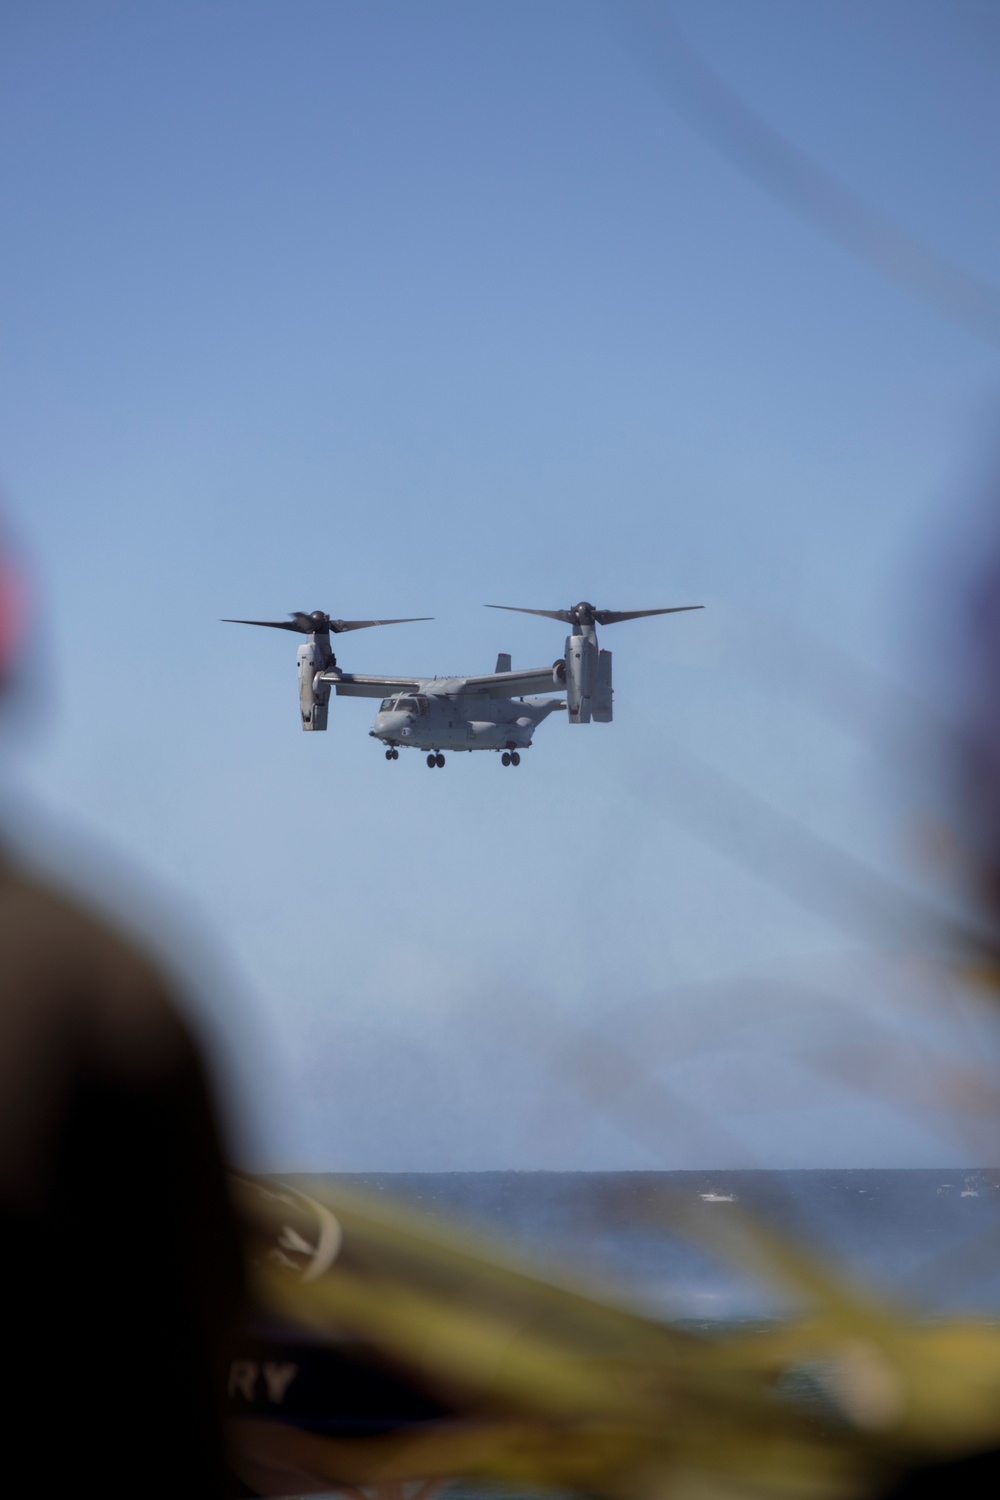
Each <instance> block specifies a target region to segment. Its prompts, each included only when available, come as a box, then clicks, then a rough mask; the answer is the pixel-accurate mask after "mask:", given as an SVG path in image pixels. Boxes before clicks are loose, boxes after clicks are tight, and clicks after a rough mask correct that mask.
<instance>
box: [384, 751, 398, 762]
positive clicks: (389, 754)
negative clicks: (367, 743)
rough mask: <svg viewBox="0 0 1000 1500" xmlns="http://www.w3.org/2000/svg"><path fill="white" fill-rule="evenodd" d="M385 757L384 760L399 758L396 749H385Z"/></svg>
mask: <svg viewBox="0 0 1000 1500" xmlns="http://www.w3.org/2000/svg"><path fill="white" fill-rule="evenodd" d="M385 758H386V760H398V759H399V751H398V750H387V751H386V752H385Z"/></svg>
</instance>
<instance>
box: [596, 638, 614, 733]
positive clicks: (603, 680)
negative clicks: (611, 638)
mask: <svg viewBox="0 0 1000 1500" xmlns="http://www.w3.org/2000/svg"><path fill="white" fill-rule="evenodd" d="M613 696H614V695H613V692H612V688H611V652H610V651H599V652H598V653H597V681H596V683H595V684H594V697H593V700H592V707H593V713H594V723H595V724H610V723H611V699H612V697H613Z"/></svg>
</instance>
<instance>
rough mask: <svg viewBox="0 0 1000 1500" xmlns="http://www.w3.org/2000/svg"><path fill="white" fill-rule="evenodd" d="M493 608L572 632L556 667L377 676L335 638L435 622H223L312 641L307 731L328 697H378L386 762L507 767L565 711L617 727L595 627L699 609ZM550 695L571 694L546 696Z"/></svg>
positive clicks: (302, 664)
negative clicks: (345, 665)
mask: <svg viewBox="0 0 1000 1500" xmlns="http://www.w3.org/2000/svg"><path fill="white" fill-rule="evenodd" d="M486 607H487V609H509V610H513V611H514V612H515V613H517V614H524V615H543V616H544V617H545V618H546V619H547V620H562V621H564V622H565V623H566V624H567V625H569V626H570V627H571V633H570V634H569V635H568V636H567V637H566V651H565V655H564V656H560V657H559V659H558V661H554V662H553V663H552V665H551V666H550V667H533V668H529V669H528V670H526V671H521V672H513V671H511V664H510V657H509V656H508V655H507V654H506V652H501V653H500V655H499V656H498V657H497V664H496V671H494V672H491V673H489V674H488V675H487V676H483V677H405V676H396V677H376V676H363V675H361V674H359V673H356V672H345V671H343V670H342V669H341V668H340V667H339V666H338V665H337V658H336V657H335V656H334V654H333V650H332V647H331V645H330V637H331V635H340V634H341V633H342V632H343V631H347V630H366V629H368V627H369V626H372V625H409V624H412V623H414V622H415V620H418V619H419V620H424V619H429V618H430V616H428V615H419V616H414V617H411V618H410V619H405V620H333V619H331V618H330V616H329V615H328V614H325V613H324V612H323V610H321V609H316V610H313V612H312V614H303V613H301V612H299V613H296V614H293V615H292V616H291V617H290V618H289V619H288V620H227V621H226V622H225V623H226V624H228V625H265V626H269V627H270V628H271V629H274V630H293V631H296V632H297V633H298V634H299V635H304V636H308V641H307V642H306V643H305V644H303V645H301V646H300V647H299V704H300V708H301V712H302V728H303V729H306V730H316V729H325V728H326V725H327V715H328V711H329V704H330V694H331V692H335V693H336V694H337V696H338V697H340V698H381V699H382V703H381V706H380V708H379V711H378V713H377V714H376V716H375V723H374V726H373V727H372V728H371V729H370V730H369V734H370V735H371V736H372V738H373V739H376V740H380V741H381V742H382V744H383V745H385V747H386V751H385V758H386V760H390V761H391V760H398V759H399V752H400V749H413V750H423V751H426V752H427V764H428V765H429V766H443V765H444V754H443V752H444V751H445V750H456V751H458V750H495V751H498V752H499V754H500V759H501V761H502V763H503V764H504V765H505V766H518V765H520V764H521V755H520V752H521V751H522V750H527V748H528V746H529V745H530V744H531V738H532V735H533V734H534V732H535V730H536V729H537V727H538V725H539V724H540V723H541V722H542V720H543V719H545V718H547V717H548V715H549V714H550V713H553V712H554V711H555V710H557V709H564V710H565V711H566V717H567V718H568V719H569V722H570V723H571V724H589V723H591V722H593V723H595V724H610V723H611V652H610V651H604V650H602V649H601V647H600V646H598V644H597V626H598V625H617V624H618V623H619V621H621V620H639V619H642V618H643V617H644V616H646V615H675V614H683V613H685V612H686V611H687V610H691V609H701V608H702V607H703V606H702V605H700V604H682V605H678V606H675V607H674V608H672V609H632V610H613V609H595V608H594V606H593V605H592V604H587V603H586V602H584V603H582V604H574V605H573V607H572V608H571V609H519V608H517V606H514V605H509V604H489V605H487V606H486ZM548 693H557V694H561V695H565V696H564V698H555V699H553V698H548V697H545V696H542V695H544V694H548ZM536 694H538V695H539V696H534V695H536Z"/></svg>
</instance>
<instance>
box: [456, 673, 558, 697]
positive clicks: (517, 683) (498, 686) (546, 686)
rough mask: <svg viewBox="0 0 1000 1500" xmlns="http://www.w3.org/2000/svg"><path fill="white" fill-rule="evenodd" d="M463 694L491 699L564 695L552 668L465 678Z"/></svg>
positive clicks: (463, 680)
mask: <svg viewBox="0 0 1000 1500" xmlns="http://www.w3.org/2000/svg"><path fill="white" fill-rule="evenodd" d="M461 681H462V687H461V689H460V691H461V692H463V693H479V694H482V695H483V696H484V697H489V698H521V697H524V696H525V695H526V694H530V693H563V692H565V691H566V689H565V687H563V686H560V684H558V683H557V682H556V680H555V678H554V677H553V675H552V668H551V667H528V668H526V669H525V670H524V671H522V672H491V673H490V674H489V675H488V676H486V677H463V678H462V679H461Z"/></svg>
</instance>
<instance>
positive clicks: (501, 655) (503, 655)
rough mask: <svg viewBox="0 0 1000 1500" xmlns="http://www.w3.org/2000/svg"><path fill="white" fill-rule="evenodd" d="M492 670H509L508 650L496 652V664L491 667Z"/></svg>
mask: <svg viewBox="0 0 1000 1500" xmlns="http://www.w3.org/2000/svg"><path fill="white" fill-rule="evenodd" d="M493 670H494V671H495V672H509V671H510V652H509V651H498V652H497V664H496V666H495V667H494V668H493Z"/></svg>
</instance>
